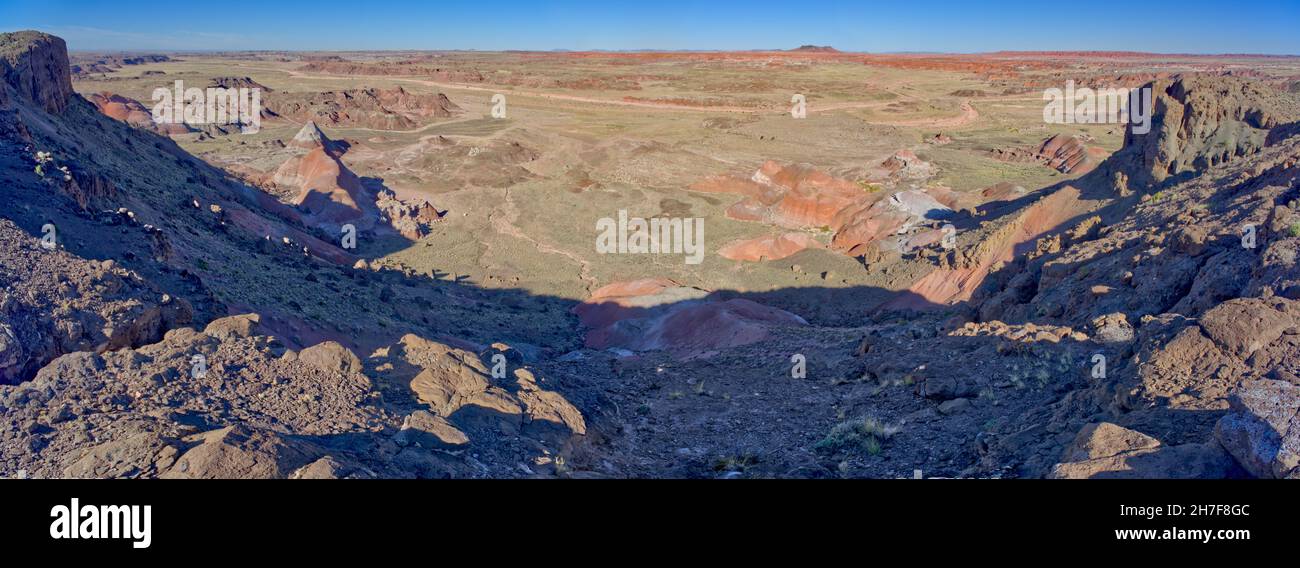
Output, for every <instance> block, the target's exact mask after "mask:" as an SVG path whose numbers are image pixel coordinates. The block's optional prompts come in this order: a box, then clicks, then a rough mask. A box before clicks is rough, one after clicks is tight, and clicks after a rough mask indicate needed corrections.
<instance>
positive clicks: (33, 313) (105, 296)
mask: <svg viewBox="0 0 1300 568" xmlns="http://www.w3.org/2000/svg"><path fill="white" fill-rule="evenodd" d="M0 261H2V262H0V284H2V285H3V288H4V291H3V292H0V383H11V384H12V383H17V382H22V381H25V380H28V379H30V378H32V376H33V375H34V374H35V373H36V371H37V370H39V369H40V368H41V367H43V366H45V365H46V364H47V363H49V362H50V361H52V360H54V359H55V358H56V357H58V356H60V355H63V354H65V353H71V352H75V351H100V352H102V351H107V350H115V349H123V348H129V347H134V346H138V345H143V344H146V343H149V342H153V341H157V340H158V339H160V338H161V337H162V334H163V333H164V332H166V331H167V330H168V329H170V328H172V327H175V326H177V325H182V324H186V323H188V322H189V321H190V318H191V317H192V316H193V309H192V308H190V306H188V305H187V304H186V303H185V302H184V301H182V300H179V299H175V298H170V297H168V296H166V295H165V294H163V293H161V292H158V291H156V290H155V289H154V288H153V287H152V286H150V285H149V284H148V283H147V282H145V281H143V280H142V279H141V278H140V277H139V276H138V275H137V274H135V273H132V272H130V271H128V270H125V269H122V268H120V267H118V266H117V264H116V263H114V262H113V261H102V262H101V261H86V260H82V259H80V258H76V257H74V256H72V255H69V254H68V253H66V252H64V251H61V250H47V249H46V248H44V247H42V246H41V244H40V242H39V241H38V240H37V239H35V238H34V237H32V236H30V235H28V234H27V233H25V232H23V231H22V230H21V229H19V228H18V227H16V226H15V225H14V224H13V223H12V222H10V221H8V220H0Z"/></svg>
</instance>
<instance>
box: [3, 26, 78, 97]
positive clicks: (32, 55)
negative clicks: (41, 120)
mask: <svg viewBox="0 0 1300 568" xmlns="http://www.w3.org/2000/svg"><path fill="white" fill-rule="evenodd" d="M0 76H3V77H4V81H5V83H8V84H9V86H11V87H13V88H14V90H15V91H17V92H18V94H19V96H22V97H24V98H26V99H28V100H30V101H32V102H33V103H35V104H36V105H37V106H39V107H41V108H42V109H44V110H45V111H46V112H50V113H54V114H59V113H62V112H63V110H64V109H65V108H67V107H68V104H69V102H70V101H71V99H72V96H73V91H72V75H71V73H70V72H69V70H68V46H67V44H66V43H64V41H63V40H62V39H60V38H57V37H54V36H52V35H48V34H43V33H40V32H34V31H22V32H14V33H7V34H0Z"/></svg>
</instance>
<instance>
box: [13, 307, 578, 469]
mask: <svg viewBox="0 0 1300 568" xmlns="http://www.w3.org/2000/svg"><path fill="white" fill-rule="evenodd" d="M261 319H262V318H260V317H257V316H256V315H255V314H247V315H242V316H235V317H231V318H226V319H222V320H217V321H214V322H212V323H211V324H210V325H208V326H207V328H206V329H205V330H204V331H202V332H199V331H195V330H193V329H189V328H178V329H175V330H172V331H170V332H168V333H167V334H166V336H165V337H163V339H162V341H160V342H159V343H155V344H150V345H146V346H143V347H139V348H135V349H123V350H119V351H113V352H104V353H101V354H95V353H91V352H81V353H73V354H69V355H64V356H63V357H60V358H59V359H57V360H55V361H54V362H53V363H51V364H49V365H47V366H45V367H44V368H43V369H41V370H40V372H39V373H38V374H37V375H36V377H35V378H34V379H33V380H32V381H29V382H27V383H24V384H22V385H19V386H16V387H4V386H0V416H3V418H4V420H6V422H9V421H12V422H13V423H15V424H19V425H22V427H20V428H9V429H5V430H4V431H3V432H0V475H3V476H11V475H13V474H14V472H17V471H20V470H22V471H25V472H27V474H28V475H29V476H31V477H161V478H174V479H213V478H221V479H230V478H261V479H283V478H290V477H292V478H308V477H334V478H337V477H408V478H413V477H470V476H479V475H484V474H485V473H486V474H490V475H492V476H494V477H506V476H519V475H523V474H524V472H523V471H521V470H520V469H519V468H518V467H517V464H518V463H521V462H522V460H524V459H525V457H524V456H525V455H528V454H531V453H533V452H537V451H538V449H539V448H547V451H549V452H550V454H551V455H555V456H563V455H565V453H567V452H569V451H571V450H573V448H574V447H575V444H577V443H578V442H579V441H580V440H581V438H582V436H583V435H585V434H586V433H587V430H588V426H587V423H586V419H585V418H584V416H583V414H582V412H581V411H580V410H579V409H578V407H577V406H575V405H574V404H572V403H570V402H569V400H568V399H567V398H566V397H564V396H563V395H561V394H560V393H558V392H557V391H556V390H554V389H553V388H552V387H550V386H549V385H548V381H547V379H546V378H545V377H544V376H543V375H541V374H540V373H539V372H537V371H535V370H533V369H531V368H529V367H527V366H526V365H524V364H523V363H522V361H521V359H520V358H519V357H518V354H517V353H516V352H514V351H513V350H512V349H511V348H509V347H508V346H505V345H501V346H499V349H496V350H491V351H485V352H484V353H483V354H482V355H481V356H480V355H478V354H475V353H473V352H470V351H465V350H461V349H457V348H453V347H449V346H447V345H445V344H442V343H438V342H433V341H428V340H425V339H422V338H419V337H417V336H407V337H404V338H403V339H402V340H401V341H400V342H399V343H397V344H395V345H392V346H390V347H386V348H383V349H380V350H378V351H377V352H376V354H375V355H374V356H373V357H371V358H369V359H367V360H365V361H361V360H360V359H359V358H357V357H356V356H355V355H353V354H352V353H351V352H350V351H349V350H347V349H346V348H344V347H342V346H340V345H338V344H335V343H330V342H326V343H322V344H320V345H317V346H314V347H311V348H308V349H305V350H303V351H302V352H300V353H295V352H293V351H289V350H287V349H286V348H285V347H284V345H282V344H281V343H280V342H279V341H278V340H276V339H275V338H272V337H266V336H263V335H259V334H258V332H259V329H258V324H257V322H258V321H259V320H261ZM5 329H6V328H4V327H0V347H4V346H6V345H8V338H9V337H10V336H9V335H8V334H6V333H4V332H5ZM0 353H8V350H7V349H6V350H5V351H0ZM497 354H503V355H502V357H503V359H501V362H500V363H498V362H497V360H496V359H495V358H494V356H495V355H497ZM0 357H4V356H3V355H0ZM481 357H487V358H488V359H487V362H486V363H485V362H484V359H483V358H481ZM498 365H499V366H498ZM372 376H373V379H372V378H371V377H372ZM88 430H93V431H94V432H95V435H94V436H93V438H88V437H87V436H86V435H85V433H86V432H87V431H88ZM457 448H462V449H463V448H473V449H474V452H475V456H474V457H475V458H476V459H473V460H470V459H464V458H462V457H457V456H458V455H459V454H457V455H452V454H447V453H442V452H443V451H445V450H453V449H457ZM485 464H486V465H485Z"/></svg>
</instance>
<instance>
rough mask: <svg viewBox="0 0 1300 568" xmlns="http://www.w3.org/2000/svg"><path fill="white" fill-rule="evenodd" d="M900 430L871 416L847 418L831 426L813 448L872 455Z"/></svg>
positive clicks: (877, 452)
mask: <svg viewBox="0 0 1300 568" xmlns="http://www.w3.org/2000/svg"><path fill="white" fill-rule="evenodd" d="M901 430H902V429H901V428H899V427H898V426H893V425H890V424H885V423H884V422H881V421H880V420H879V419H876V418H871V417H868V418H860V419H856V420H848V421H845V422H841V423H839V424H836V425H835V427H834V428H831V432H830V434H827V435H826V438H825V439H823V440H822V441H820V442H818V443H817V445H816V446H814V448H815V449H817V450H821V451H826V452H838V451H841V450H860V451H864V452H866V453H867V454H869V455H873V456H874V455H877V454H879V453H880V452H881V451H882V450H883V449H884V446H885V442H887V441H889V439H890V438H893V437H894V436H895V435H896V434H898V433H899V432H900V431H901Z"/></svg>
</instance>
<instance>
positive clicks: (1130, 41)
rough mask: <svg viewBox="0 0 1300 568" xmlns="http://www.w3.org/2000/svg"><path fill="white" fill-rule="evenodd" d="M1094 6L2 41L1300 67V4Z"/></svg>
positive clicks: (883, 6) (238, 23)
mask: <svg viewBox="0 0 1300 568" xmlns="http://www.w3.org/2000/svg"><path fill="white" fill-rule="evenodd" d="M1226 6H1227V5H1226V4H1225V3H1223V2H1221V1H1216V0H1184V1H1177V0H1150V1H1148V2H1146V3H1143V4H1141V5H1140V6H1135V5H1134V4H1133V3H1131V2H1126V1H1121V0H1095V1H1094V2H1091V3H1090V4H1089V5H1087V6H1085V7H1083V8H1082V9H1076V10H1074V11H1073V12H1072V13H1070V14H1064V13H1058V12H1059V11H1054V10H1045V9H1044V7H1043V5H1042V4H1041V2H1033V1H1029V0H1002V1H998V2H990V3H987V4H985V5H982V6H971V5H970V4H969V3H968V2H959V1H957V0H913V1H912V2H908V3H906V4H905V5H900V4H897V3H878V4H867V3H846V2H836V1H834V0H802V1H798V2H783V1H778V0H750V1H747V2H738V1H735V0H718V1H715V2H709V3H705V4H699V3H692V2H689V1H686V0H661V1H660V2H657V3H654V4H653V5H645V4H635V5H632V4H625V3H621V2H619V3H614V2H580V1H574V0H497V1H496V2H487V3H485V2H483V1H481V0H480V1H474V2H470V1H457V0H448V1H445V2H440V3H438V4H429V3H425V2H418V1H414V0H390V1H387V2H383V3H375V5H373V6H365V7H364V8H362V9H359V8H358V5H357V4H356V3H355V2H344V1H342V0H317V1H315V2H310V3H308V2H301V1H293V0H291V1H285V2H276V3H267V2H249V1H247V0H230V1H228V2H223V3H221V4H220V6H219V9H218V8H217V7H216V6H215V5H214V6H208V5H198V4H191V5H178V6H167V7H166V9H165V10H153V11H146V12H144V16H143V17H142V16H141V12H139V11H131V10H123V9H121V7H120V6H119V5H114V4H107V3H102V2H91V1H88V0H46V1H45V2H41V3H31V2H18V1H16V0H0V22H4V23H3V24H0V26H3V31H17V30H22V29H35V30H40V31H44V32H47V33H51V34H54V35H57V36H59V37H62V38H64V39H65V40H66V41H67V42H68V45H69V48H70V49H71V50H74V51H82V52H87V51H88V52H142V51H154V52H157V51H163V52H210V51H293V52H322V51H339V52H348V51H352V52H357V51H371V52H377V51H490V52H500V51H531V52H548V51H578V52H584V51H611V52H652V51H666V52H727V51H732V52H741V51H768V50H789V49H793V48H796V47H798V46H801V45H822V46H833V47H835V48H837V49H839V50H841V51H844V52H849V53H879V54H906V53H920V54H953V55H974V54H986V53H996V52H1004V51H1005V52H1026V51H1039V52H1134V53H1144V54H1155V55H1204V56H1214V55H1276V56H1297V55H1300V34H1296V33H1295V30H1296V29H1297V28H1300V2H1295V1H1294V0H1243V1H1241V2H1236V3H1234V4H1232V5H1231V10H1230V11H1229V10H1227V9H1226Z"/></svg>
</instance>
